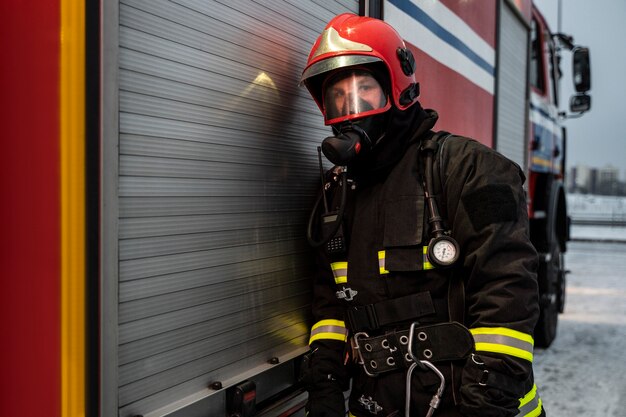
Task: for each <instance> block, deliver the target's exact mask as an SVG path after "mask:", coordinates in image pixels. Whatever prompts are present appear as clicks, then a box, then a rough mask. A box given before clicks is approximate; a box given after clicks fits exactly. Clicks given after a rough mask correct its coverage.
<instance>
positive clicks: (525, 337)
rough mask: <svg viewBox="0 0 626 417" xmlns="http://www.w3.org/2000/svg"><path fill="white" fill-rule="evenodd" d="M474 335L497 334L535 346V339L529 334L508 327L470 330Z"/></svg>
mask: <svg viewBox="0 0 626 417" xmlns="http://www.w3.org/2000/svg"><path fill="white" fill-rule="evenodd" d="M470 332H471V333H472V334H473V335H477V334H495V335H503V336H509V337H513V338H515V339H519V340H523V341H524V342H528V343H530V344H533V345H534V344H535V341H534V339H533V337H532V336H531V335H529V334H527V333H522V332H518V331H517V330H512V329H507V328H506V327H477V328H475V329H470Z"/></svg>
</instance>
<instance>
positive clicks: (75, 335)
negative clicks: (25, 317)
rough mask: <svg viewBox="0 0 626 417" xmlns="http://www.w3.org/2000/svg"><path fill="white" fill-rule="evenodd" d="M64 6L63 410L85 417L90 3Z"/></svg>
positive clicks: (67, 415)
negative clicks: (87, 20)
mask: <svg viewBox="0 0 626 417" xmlns="http://www.w3.org/2000/svg"><path fill="white" fill-rule="evenodd" d="M60 7H61V9H60V12H61V20H60V22H61V30H60V39H59V41H60V78H59V84H60V94H59V109H60V158H61V164H60V165H61V178H60V181H61V184H60V189H61V226H60V227H61V242H60V244H61V358H60V361H61V364H60V366H61V381H60V384H61V410H60V411H61V416H63V417H70V416H71V417H74V416H84V415H85V385H86V383H85V379H86V378H85V362H86V359H85V357H86V346H85V282H86V278H85V262H86V261H85V140H86V138H85V2H80V1H70V0H61V2H60ZM92 139H93V138H92ZM94 140H95V139H94Z"/></svg>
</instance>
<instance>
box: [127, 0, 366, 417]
mask: <svg viewBox="0 0 626 417" xmlns="http://www.w3.org/2000/svg"><path fill="white" fill-rule="evenodd" d="M357 10H358V1H357V0H343V1H330V0H312V1H299V0H263V1H261V0H259V1H251V0H228V1H227V0H224V1H209V0H204V1H200V0H171V1H166V0H123V1H121V2H120V4H119V69H118V70H119V188H118V202H117V204H118V206H119V219H118V222H119V232H118V237H119V241H118V248H119V254H118V256H119V283H118V300H119V305H118V324H119V331H118V342H119V345H118V370H117V375H118V381H119V395H118V402H119V415H120V416H124V417H126V416H135V415H149V414H151V413H154V410H157V409H160V408H163V407H166V406H168V405H170V404H172V403H174V402H180V401H181V400H183V399H184V398H186V397H190V396H193V395H197V394H198V393H199V392H203V391H207V386H208V385H209V384H210V383H211V382H213V381H228V380H233V379H236V378H237V377H238V376H239V375H241V374H242V373H244V372H246V371H248V370H250V369H253V368H255V367H258V366H261V365H263V364H266V362H267V360H268V359H269V358H272V357H281V356H283V357H285V356H286V357H289V355H295V354H296V353H298V352H301V351H302V348H303V347H304V346H306V342H307V338H308V331H309V329H308V323H307V320H308V310H309V300H310V296H311V293H310V279H311V276H312V269H313V268H312V265H311V260H310V256H308V255H309V254H308V251H309V249H308V247H307V245H306V243H305V240H304V231H305V224H306V219H307V216H308V210H309V208H310V206H311V204H312V201H313V198H314V194H315V193H316V191H317V184H318V182H317V181H318V177H317V175H316V173H317V172H318V170H317V163H316V161H317V159H316V158H317V157H316V147H317V146H318V145H319V143H320V140H321V139H322V138H323V137H325V136H327V134H328V130H327V129H326V128H324V127H323V121H322V118H321V116H320V115H319V111H318V110H317V108H316V107H315V104H314V103H313V101H312V100H311V99H310V97H309V96H308V93H307V92H306V90H305V89H303V88H300V87H298V79H299V75H300V72H301V70H302V68H303V66H304V63H305V61H306V55H307V53H308V51H309V48H310V47H311V45H312V43H313V41H314V40H315V38H316V36H317V35H318V34H319V33H320V31H321V30H322V28H323V26H324V25H325V23H326V22H327V21H328V20H330V19H331V18H332V17H333V16H334V15H335V14H337V13H341V12H344V11H353V12H356V11H357ZM327 168H328V166H327ZM183 403H184V401H183Z"/></svg>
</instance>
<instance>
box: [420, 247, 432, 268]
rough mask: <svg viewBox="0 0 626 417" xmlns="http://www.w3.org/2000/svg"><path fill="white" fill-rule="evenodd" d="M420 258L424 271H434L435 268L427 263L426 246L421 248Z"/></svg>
mask: <svg viewBox="0 0 626 417" xmlns="http://www.w3.org/2000/svg"><path fill="white" fill-rule="evenodd" d="M422 257H423V260H424V270H427V269H435V266H434V265H433V264H431V263H430V262H429V261H428V246H424V247H423V248H422Z"/></svg>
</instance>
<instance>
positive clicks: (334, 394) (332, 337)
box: [302, 191, 349, 417]
mask: <svg viewBox="0 0 626 417" xmlns="http://www.w3.org/2000/svg"><path fill="white" fill-rule="evenodd" d="M331 193H333V192H332V191H331ZM332 197H333V198H332V204H337V201H336V200H337V199H336V195H334V196H332ZM316 255H317V256H316V261H317V262H316V263H317V272H316V274H315V278H314V282H313V300H312V315H313V326H312V327H311V335H310V338H309V347H310V351H309V354H308V355H307V357H306V358H305V360H304V362H303V366H302V382H303V384H304V386H305V388H306V389H307V391H308V392H309V401H308V403H307V415H308V417H335V416H337V417H343V416H344V415H345V401H344V397H343V391H345V390H347V389H348V383H349V377H348V370H347V369H348V368H347V360H346V355H347V353H348V343H347V341H348V329H347V327H346V324H345V322H344V308H343V306H342V305H341V303H340V300H339V299H338V298H337V296H336V291H337V289H338V285H337V284H340V283H341V282H345V280H346V279H347V262H345V261H344V260H343V259H342V258H339V259H331V258H330V257H329V256H327V255H326V254H325V252H324V251H323V250H322V249H319V250H318V251H317V253H316Z"/></svg>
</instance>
